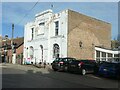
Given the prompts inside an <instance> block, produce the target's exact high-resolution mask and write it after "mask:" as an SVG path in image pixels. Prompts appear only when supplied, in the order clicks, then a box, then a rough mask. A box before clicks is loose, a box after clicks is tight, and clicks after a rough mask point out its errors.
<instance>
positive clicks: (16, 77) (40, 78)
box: [1, 64, 119, 88]
mask: <svg viewBox="0 0 120 90" xmlns="http://www.w3.org/2000/svg"><path fill="white" fill-rule="evenodd" d="M1 67H2V88H118V86H119V85H118V84H119V83H118V80H114V79H108V78H102V77H97V76H94V75H92V74H87V75H85V76H81V75H79V74H72V73H66V72H54V71H53V70H52V69H51V68H47V69H44V68H36V67H34V66H29V65H12V64H6V65H2V66H1Z"/></svg>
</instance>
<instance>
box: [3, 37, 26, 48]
mask: <svg viewBox="0 0 120 90" xmlns="http://www.w3.org/2000/svg"><path fill="white" fill-rule="evenodd" d="M11 40H12V39H9V40H7V41H2V48H4V47H5V44H6V43H7V48H8V49H11ZM13 43H14V45H15V48H18V47H19V46H21V45H22V44H23V43H24V37H20V38H14V39H13Z"/></svg>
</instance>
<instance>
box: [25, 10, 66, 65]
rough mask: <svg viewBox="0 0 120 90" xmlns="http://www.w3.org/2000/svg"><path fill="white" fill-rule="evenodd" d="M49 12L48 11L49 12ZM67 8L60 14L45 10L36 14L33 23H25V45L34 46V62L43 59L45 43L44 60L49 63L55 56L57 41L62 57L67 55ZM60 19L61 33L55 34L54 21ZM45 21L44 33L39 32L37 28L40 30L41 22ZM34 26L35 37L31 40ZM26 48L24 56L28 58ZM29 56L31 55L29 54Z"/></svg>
mask: <svg viewBox="0 0 120 90" xmlns="http://www.w3.org/2000/svg"><path fill="white" fill-rule="evenodd" d="M47 12H48V13H47ZM67 16H68V12H67V10H65V11H62V12H60V13H58V14H53V12H52V11H49V10H47V11H44V12H42V13H39V14H37V15H36V18H35V21H34V22H33V23H28V24H26V25H25V30H24V31H25V32H24V39H25V40H24V47H30V46H33V48H34V58H33V60H32V62H33V63H35V62H36V63H39V62H40V60H41V48H40V45H43V60H46V62H47V63H51V62H52V61H53V60H54V58H53V44H55V43H57V44H58V45H59V47H60V57H67V27H68V26H67V25H68V22H67V20H68V19H67V18H68V17H67ZM55 21H59V35H58V36H55V25H54V22H55ZM40 22H45V26H44V33H41V34H37V32H36V30H37V29H38V30H40V28H39V23H40ZM32 27H34V28H35V31H34V33H35V34H34V39H33V40H32V41H30V40H31V34H32V32H31V28H32ZM25 52H26V49H25V48H24V58H27V55H26V53H25ZM28 57H29V56H28Z"/></svg>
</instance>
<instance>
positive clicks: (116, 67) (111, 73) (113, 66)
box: [98, 62, 120, 78]
mask: <svg viewBox="0 0 120 90" xmlns="http://www.w3.org/2000/svg"><path fill="white" fill-rule="evenodd" d="M98 73H99V75H102V76H105V77H115V78H120V62H104V63H103V64H102V65H101V66H100V68H99V72H98Z"/></svg>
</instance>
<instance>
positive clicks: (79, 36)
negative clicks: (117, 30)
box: [68, 10, 111, 59]
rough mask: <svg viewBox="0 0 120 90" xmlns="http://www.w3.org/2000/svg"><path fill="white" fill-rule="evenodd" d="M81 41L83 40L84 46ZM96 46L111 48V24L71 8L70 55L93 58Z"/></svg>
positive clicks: (69, 19) (69, 28)
mask: <svg viewBox="0 0 120 90" xmlns="http://www.w3.org/2000/svg"><path fill="white" fill-rule="evenodd" d="M79 42H82V47H80V45H79ZM94 46H104V47H105V48H111V24H109V23H106V22H103V21H100V20H97V19H95V18H91V17H89V16H85V15H83V14H80V13H78V12H75V11H71V10H69V11H68V56H69V57H75V58H78V59H86V58H87V59H88V58H89V59H92V58H94Z"/></svg>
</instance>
